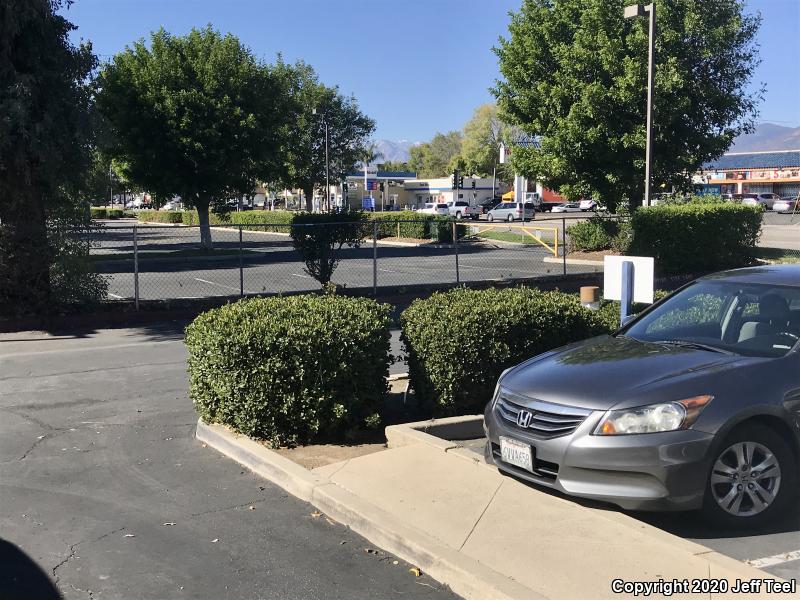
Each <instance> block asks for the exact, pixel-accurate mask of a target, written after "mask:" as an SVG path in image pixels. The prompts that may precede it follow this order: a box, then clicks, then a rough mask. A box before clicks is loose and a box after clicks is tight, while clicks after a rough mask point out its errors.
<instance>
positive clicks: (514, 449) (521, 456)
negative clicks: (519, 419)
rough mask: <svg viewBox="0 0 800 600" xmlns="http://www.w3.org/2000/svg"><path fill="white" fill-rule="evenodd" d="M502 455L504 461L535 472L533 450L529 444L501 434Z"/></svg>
mask: <svg viewBox="0 0 800 600" xmlns="http://www.w3.org/2000/svg"><path fill="white" fill-rule="evenodd" d="M500 457H501V458H502V459H503V462H507V463H508V464H510V465H514V466H515V467H519V468H520V469H525V470H526V471H530V472H533V451H532V450H531V447H530V446H529V445H528V444H523V443H522V442H518V441H517V440H515V439H512V438H507V437H504V436H500Z"/></svg>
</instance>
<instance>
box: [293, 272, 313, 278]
mask: <svg viewBox="0 0 800 600" xmlns="http://www.w3.org/2000/svg"><path fill="white" fill-rule="evenodd" d="M292 275H294V276H295V277H303V278H305V279H311V277H310V276H308V275H299V274H298V273H292Z"/></svg>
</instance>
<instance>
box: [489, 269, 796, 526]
mask: <svg viewBox="0 0 800 600" xmlns="http://www.w3.org/2000/svg"><path fill="white" fill-rule="evenodd" d="M798 336H800V265H778V266H762V267H752V268H745V269H736V270H731V271H725V272H721V273H716V274H712V275H708V276H705V277H703V278H700V279H698V280H695V281H693V282H692V283H689V284H688V285H686V286H684V287H682V288H681V289H679V290H678V291H676V292H675V293H673V294H672V295H670V296H668V297H667V298H665V299H663V300H661V301H660V302H657V303H656V304H654V305H653V306H651V307H649V308H648V309H647V310H645V311H644V312H642V313H641V314H640V315H638V316H637V317H635V318H634V319H633V320H632V321H630V322H628V323H627V324H626V325H625V326H624V327H622V328H621V329H620V330H619V331H617V332H616V333H614V334H613V335H604V336H600V337H595V338H592V339H589V340H585V341H583V342H578V343H574V344H570V345H568V346H564V347H562V348H559V349H556V350H552V351H550V352H546V353H544V354H541V355H539V356H536V357H533V358H531V359H529V360H527V361H526V362H523V363H522V364H520V365H517V366H516V367H512V368H510V369H508V370H506V371H505V372H503V374H502V375H501V376H500V379H499V381H498V383H497V387H496V391H495V394H494V397H493V399H492V400H491V401H490V402H489V404H488V405H487V407H486V412H485V425H484V427H485V429H486V435H487V438H488V441H487V447H486V451H487V452H486V453H487V458H488V459H490V460H491V461H493V462H494V463H495V465H497V467H498V468H499V469H500V470H501V471H503V472H505V473H510V474H513V475H514V476H516V477H519V478H522V479H525V480H527V481H529V482H532V483H535V484H538V485H542V486H545V487H549V488H555V489H557V490H560V491H561V492H564V493H566V494H570V495H573V496H580V497H586V498H593V499H597V500H603V501H607V502H611V503H613V504H617V505H619V506H621V507H623V508H626V509H632V510H640V509H642V510H685V509H703V510H704V511H705V513H707V515H708V516H709V517H711V518H712V519H713V520H714V521H716V522H717V523H722V524H725V525H728V526H757V525H760V524H763V523H764V522H765V521H768V520H770V519H771V518H772V517H774V516H777V515H778V514H781V513H783V512H784V511H785V510H786V509H787V508H789V507H791V506H792V505H793V504H794V499H795V497H796V494H797V492H798V458H797V457H798V456H799V455H800V428H799V427H798V423H799V422H800V402H798V400H797V390H800V342H798Z"/></svg>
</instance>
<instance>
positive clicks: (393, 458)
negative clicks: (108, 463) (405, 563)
mask: <svg viewBox="0 0 800 600" xmlns="http://www.w3.org/2000/svg"><path fill="white" fill-rule="evenodd" d="M203 427H208V426H203ZM212 427H214V428H215V429H216V428H217V426H212ZM219 429H221V428H219ZM228 435H231V434H229V433H228ZM198 437H201V429H200V428H199V429H198ZM426 437H428V438H430V439H429V440H426V439H425V438H426ZM389 441H390V446H391V445H392V439H391V437H390V439H389ZM250 443H251V444H252V442H250ZM403 443H404V444H406V445H403V446H401V447H390V448H389V449H388V450H386V451H382V452H378V453H375V454H370V455H368V456H362V457H359V458H354V459H351V460H349V461H344V462H341V463H336V464H333V465H328V466H325V467H321V468H319V469H315V470H314V471H311V472H308V473H309V477H308V478H306V479H305V481H304V485H303V486H299V487H298V486H297V482H296V481H295V480H294V479H293V478H292V477H289V479H292V483H289V482H288V481H286V480H284V481H283V482H282V484H283V485H284V487H285V488H286V489H288V490H289V491H291V492H292V493H297V494H298V495H300V496H301V497H303V496H307V499H309V500H310V501H311V502H312V503H313V504H314V505H315V506H317V507H318V508H319V509H320V510H322V511H323V512H326V513H327V514H329V515H331V516H332V517H333V518H335V519H337V520H340V521H342V522H344V523H345V524H347V525H349V526H350V527H352V528H353V529H355V530H356V531H357V532H359V533H361V534H362V535H364V536H365V537H367V538H368V539H370V540H372V541H373V542H374V543H376V544H377V545H382V546H383V547H385V548H386V549H388V550H390V551H392V552H395V553H396V554H398V555H400V556H402V557H403V558H405V559H406V560H409V561H412V562H416V563H417V564H419V565H420V566H421V567H423V569H425V568H427V569H429V572H430V574H431V575H432V576H433V577H436V578H437V579H439V580H440V581H442V582H443V583H447V584H449V585H450V586H451V587H452V589H453V590H454V591H455V592H457V593H459V594H462V595H464V596H465V597H468V598H529V599H541V598H547V599H553V600H555V599H559V600H561V599H569V598H575V599H579V598H580V599H585V598H619V597H620V594H619V593H615V592H614V591H613V590H612V581H613V580H615V579H621V580H623V581H625V582H639V583H641V582H657V581H659V580H667V581H672V580H673V579H678V580H688V581H689V582H690V583H691V581H692V580H693V579H698V580H700V579H708V578H712V579H713V578H722V579H726V580H728V582H729V585H730V586H733V585H735V583H736V581H737V580H750V579H765V578H770V579H773V578H772V577H771V576H770V575H769V574H767V573H764V572H763V571H759V570H757V569H754V568H752V567H748V566H747V565H744V564H742V563H740V562H738V561H735V560H733V559H731V558H728V557H726V556H723V555H720V554H718V553H716V552H714V551H712V550H710V549H708V548H705V547H703V546H700V545H698V544H695V543H693V542H689V541H686V540H683V539H681V538H678V537H676V536H673V535H671V534H669V533H666V532H664V531H661V530H659V529H657V528H654V527H651V526H649V525H646V524H643V523H641V522H639V521H637V520H635V519H632V518H630V517H627V516H626V515H623V514H621V513H618V512H616V511H613V510H604V509H597V508H589V507H587V506H584V505H581V504H579V503H576V502H573V501H570V500H567V499H564V498H561V497H558V496H555V495H553V494H549V493H546V492H543V491H540V490H537V489H535V488H532V487H530V486H527V485H525V484H523V483H521V482H518V481H516V480H514V479H512V478H509V477H504V476H501V475H500V474H499V473H498V471H497V470H496V469H495V468H494V467H492V466H489V465H486V464H485V463H484V462H483V461H481V460H476V457H475V454H474V453H473V452H470V451H467V450H465V449H463V448H458V447H457V446H458V445H457V444H454V443H452V442H446V441H445V440H439V439H438V438H434V437H433V436H427V435H426V434H424V433H423V432H419V431H413V432H411V435H410V436H408V437H407V439H406V440H404V442H403ZM210 444H211V445H213V446H215V447H218V448H219V445H218V444H215V443H214V442H213V440H212V441H211V442H210ZM219 449H222V448H219ZM222 450H223V451H224V452H226V453H227V454H229V455H231V456H233V457H234V458H237V460H240V461H241V459H240V458H239V457H237V456H235V452H231V451H226V450H225V449H222ZM267 452H269V451H267ZM267 460H270V459H267ZM248 466H250V467H251V468H253V467H252V465H251V464H250V465H248ZM271 469H274V465H273V467H271ZM256 470H257V469H256ZM290 470H291V468H290ZM297 474H298V473H297V472H296V471H295V477H296V476H297ZM267 476H270V475H269V474H268V475H267ZM285 476H286V475H285V474H283V475H282V476H281V477H285ZM301 477H303V476H302V475H301ZM279 483H280V482H279ZM298 491H299V493H298ZM387 546H388V547H387ZM471 578H474V579H475V580H477V581H465V579H471ZM654 596H655V597H663V596H662V595H661V594H654ZM724 596H725V594H714V595H713V598H719V597H724ZM622 597H633V596H632V594H627V595H626V594H622ZM672 597H673V598H689V597H691V598H711V597H712V595H711V594H709V593H702V594H696V593H694V594H679V593H677V594H674V595H673V596H672ZM731 597H740V595H739V594H731ZM747 597H748V598H760V597H764V598H767V597H774V595H771V594H767V593H764V588H763V587H762V594H761V595H759V594H748V595H747ZM781 597H795V596H791V595H789V594H781Z"/></svg>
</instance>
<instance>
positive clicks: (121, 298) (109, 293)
mask: <svg viewBox="0 0 800 600" xmlns="http://www.w3.org/2000/svg"><path fill="white" fill-rule="evenodd" d="M108 295H109V296H111V297H112V298H113V299H114V300H123V299H124V298H123V297H122V296H117V295H116V294H112V293H111V292H108Z"/></svg>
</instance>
